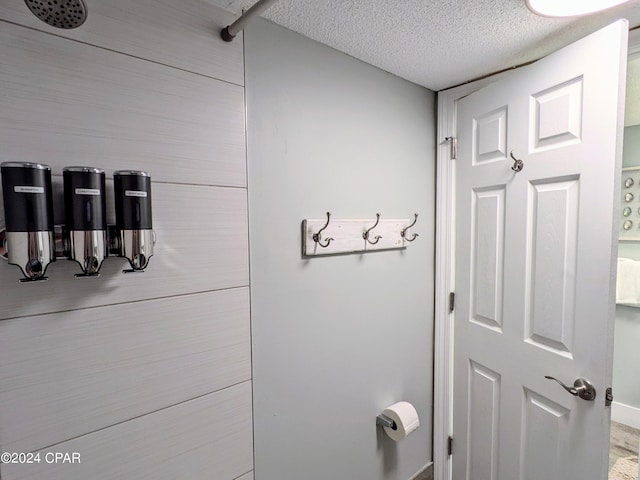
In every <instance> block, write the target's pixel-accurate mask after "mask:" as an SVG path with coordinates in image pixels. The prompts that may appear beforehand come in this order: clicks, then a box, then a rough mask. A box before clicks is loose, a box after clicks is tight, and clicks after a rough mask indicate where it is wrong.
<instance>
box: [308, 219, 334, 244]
mask: <svg viewBox="0 0 640 480" xmlns="http://www.w3.org/2000/svg"><path fill="white" fill-rule="evenodd" d="M330 220H331V212H327V223H325V224H324V227H322V228H321V229H320V230H318V231H317V232H316V233H314V234H313V236H312V237H311V238H313V241H314V242H316V243H317V244H318V245H320V246H321V247H322V248H327V247H328V246H329V244H330V243H331V240H333V238H331V237H327V240H326V243H322V242H321V239H322V235H321V234H322V231H323V230H324V229H325V228H327V227H328V226H329V221H330Z"/></svg>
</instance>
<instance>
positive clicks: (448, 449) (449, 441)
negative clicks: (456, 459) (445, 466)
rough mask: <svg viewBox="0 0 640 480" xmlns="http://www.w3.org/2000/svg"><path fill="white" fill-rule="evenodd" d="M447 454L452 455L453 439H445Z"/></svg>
mask: <svg viewBox="0 0 640 480" xmlns="http://www.w3.org/2000/svg"><path fill="white" fill-rule="evenodd" d="M447 454H448V455H453V437H449V438H448V439H447Z"/></svg>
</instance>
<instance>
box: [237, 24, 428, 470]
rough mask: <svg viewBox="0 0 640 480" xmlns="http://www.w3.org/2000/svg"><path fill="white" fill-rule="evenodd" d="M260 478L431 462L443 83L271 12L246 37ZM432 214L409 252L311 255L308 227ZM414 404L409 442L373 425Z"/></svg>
mask: <svg viewBox="0 0 640 480" xmlns="http://www.w3.org/2000/svg"><path fill="white" fill-rule="evenodd" d="M245 73H246V93H247V137H248V166H249V212H250V214H249V215H250V258H251V292H252V335H253V360H254V363H253V366H254V369H253V372H254V414H255V415H254V419H255V424H254V431H255V472H256V479H257V480H289V479H291V480H293V479H296V480H297V479H300V478H305V479H307V480H327V479H356V478H357V479H365V478H366V479H367V480H382V479H385V480H406V479H408V478H409V477H411V476H412V475H413V474H414V473H416V472H417V471H418V470H420V469H421V468H422V467H423V466H424V465H425V464H427V463H428V462H430V461H431V458H432V456H431V436H432V419H431V415H432V413H431V411H432V365H433V361H432V355H433V351H432V344H433V338H432V337H433V335H432V332H433V294H434V280H433V277H434V261H433V260H434V227H435V223H434V209H435V205H434V198H435V193H434V191H435V187H434V177H435V158H434V157H435V125H434V123H435V118H434V117H435V113H434V96H435V95H434V93H433V92H431V91H428V90H426V89H423V88H421V87H418V86H415V85H413V84H410V83H408V82H406V81H404V80H401V79H399V78H397V77H394V76H392V75H390V74H388V73H385V72H383V71H380V70H378V69H376V68H374V67H371V66H369V65H366V64H364V63H362V62H360V61H357V60H355V59H353V58H351V57H348V56H346V55H344V54H341V53H339V52H337V51H335V50H332V49H331V48H328V47H326V46H322V45H320V44H318V43H315V42H313V41H311V40H308V39H306V38H303V37H302V36H300V35H298V34H296V33H293V32H291V31H288V30H285V29H283V28H281V27H279V26H276V25H275V24H272V23H269V22H267V21H264V20H259V21H256V22H255V23H253V24H251V25H250V26H249V28H248V29H247V30H246V31H245ZM328 210H329V211H331V212H332V214H333V215H334V217H335V218H367V217H372V218H373V217H374V216H375V213H376V212H380V213H381V214H382V215H383V216H385V217H387V218H409V217H411V216H412V215H413V213H414V212H417V213H418V214H419V215H420V217H419V221H418V224H417V225H416V230H415V231H416V232H418V233H419V234H420V237H418V240H417V241H415V242H414V244H412V245H411V246H410V247H409V248H408V249H407V250H406V251H387V252H377V253H368V254H363V255H342V256H334V257H330V258H312V259H302V258H301V254H300V250H301V246H300V242H301V238H300V237H301V234H300V230H301V229H300V223H301V221H302V219H304V218H322V217H323V216H324V214H325V212H326V211H328ZM399 400H406V401H409V402H412V403H413V404H414V405H415V406H416V408H417V410H418V413H419V416H420V421H421V427H420V428H419V429H418V430H417V431H415V432H414V433H413V434H412V435H411V436H409V437H408V438H406V439H405V440H403V441H402V442H400V443H397V444H396V443H394V442H392V441H390V440H389V439H388V438H386V436H383V435H382V434H381V433H380V431H379V430H378V429H376V426H375V417H376V415H377V414H378V413H379V412H380V411H382V409H383V408H384V407H386V406H387V405H389V404H392V403H394V402H396V401H399Z"/></svg>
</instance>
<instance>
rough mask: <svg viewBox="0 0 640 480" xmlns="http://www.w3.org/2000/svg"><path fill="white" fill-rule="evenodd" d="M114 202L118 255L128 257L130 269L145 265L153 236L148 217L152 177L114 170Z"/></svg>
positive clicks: (144, 173)
mask: <svg viewBox="0 0 640 480" xmlns="http://www.w3.org/2000/svg"><path fill="white" fill-rule="evenodd" d="M113 182H114V191H115V204H116V231H117V235H118V244H119V253H118V256H120V257H125V258H126V259H127V260H129V264H130V265H131V270H125V272H140V271H144V269H145V268H147V265H148V263H149V259H150V258H151V256H152V255H153V245H154V243H155V237H154V233H153V224H152V220H151V177H150V176H149V174H147V173H146V172H140V171H136V170H118V171H116V172H113Z"/></svg>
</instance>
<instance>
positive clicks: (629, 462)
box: [609, 422, 640, 480]
mask: <svg viewBox="0 0 640 480" xmlns="http://www.w3.org/2000/svg"><path fill="white" fill-rule="evenodd" d="M639 443H640V430H636V429H635V428H631V427H628V426H626V425H623V424H621V423H616V422H611V437H610V445H611V446H610V448H609V480H636V479H637V478H638V449H639Z"/></svg>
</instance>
